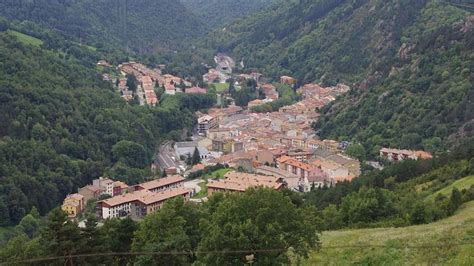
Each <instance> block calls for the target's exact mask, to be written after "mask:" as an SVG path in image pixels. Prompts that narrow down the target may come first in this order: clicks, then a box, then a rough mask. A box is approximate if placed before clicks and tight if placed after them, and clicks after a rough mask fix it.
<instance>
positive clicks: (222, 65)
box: [202, 54, 235, 84]
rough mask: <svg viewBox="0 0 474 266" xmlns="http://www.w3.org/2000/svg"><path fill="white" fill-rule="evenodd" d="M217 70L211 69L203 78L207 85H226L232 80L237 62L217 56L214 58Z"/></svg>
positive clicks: (227, 57)
mask: <svg viewBox="0 0 474 266" xmlns="http://www.w3.org/2000/svg"><path fill="white" fill-rule="evenodd" d="M214 62H215V63H216V67H215V68H210V69H209V70H208V72H207V73H206V74H204V75H203V76H202V79H203V81H204V82H205V83H209V84H210V83H225V82H226V81H227V80H228V79H229V78H231V74H232V70H233V68H234V67H235V61H234V60H233V59H232V58H231V57H229V56H227V55H225V54H217V55H216V56H214Z"/></svg>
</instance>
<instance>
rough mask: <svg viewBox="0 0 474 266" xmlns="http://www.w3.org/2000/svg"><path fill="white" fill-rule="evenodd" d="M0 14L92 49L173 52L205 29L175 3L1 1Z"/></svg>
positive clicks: (141, 0)
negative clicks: (170, 49)
mask: <svg viewBox="0 0 474 266" xmlns="http://www.w3.org/2000/svg"><path fill="white" fill-rule="evenodd" d="M0 15H1V16H4V17H6V18H8V19H16V20H30V21H33V22H36V23H39V24H41V25H43V26H46V27H48V28H52V29H56V30H58V31H60V32H62V33H63V34H65V35H67V36H68V37H70V38H75V39H76V40H78V41H79V40H80V41H85V42H87V43H89V44H94V45H95V44H98V43H99V44H102V45H105V44H108V43H109V42H113V43H114V44H115V45H117V46H120V47H127V46H129V47H131V48H135V49H137V50H144V49H149V48H151V47H165V48H166V47H175V46H177V45H179V44H180V43H181V42H182V41H186V40H189V39H190V38H192V37H196V36H199V35H200V34H201V33H202V32H203V30H204V24H203V23H202V22H201V21H200V20H199V19H197V18H196V16H194V15H193V14H192V13H190V12H188V11H187V10H186V8H185V7H184V6H183V5H182V4H181V3H180V2H179V1H174V0H134V1H130V0H116V1H114V0H78V1H60V0H37V1H16V0H5V1H1V2H0Z"/></svg>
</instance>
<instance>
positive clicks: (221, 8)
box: [180, 0, 279, 28]
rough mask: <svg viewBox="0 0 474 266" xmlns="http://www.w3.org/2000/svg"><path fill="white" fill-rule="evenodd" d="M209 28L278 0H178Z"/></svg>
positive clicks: (243, 15) (259, 9) (217, 26)
mask: <svg viewBox="0 0 474 266" xmlns="http://www.w3.org/2000/svg"><path fill="white" fill-rule="evenodd" d="M180 1H181V2H182V3H183V4H184V5H185V6H186V7H187V8H188V9H189V11H191V12H192V13H194V14H196V15H197V16H199V17H200V18H202V19H203V20H204V22H205V23H206V25H208V26H209V27H210V28H222V27H223V26H225V25H226V24H229V23H230V22H232V21H234V20H236V19H238V18H242V17H245V16H248V15H250V14H253V13H255V12H257V11H261V10H262V9H264V8H266V7H269V6H270V5H272V4H274V3H276V2H277V1H279V0H180Z"/></svg>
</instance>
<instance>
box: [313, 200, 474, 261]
mask: <svg viewBox="0 0 474 266" xmlns="http://www.w3.org/2000/svg"><path fill="white" fill-rule="evenodd" d="M321 240H322V244H323V246H322V249H321V251H319V252H314V253H313V254H311V255H310V258H309V260H308V261H307V262H306V264H307V265H348V264H363V265H407V264H408V265H414V264H423V265H424V264H427V265H433V264H435V265H474V244H470V245H456V244H457V243H474V201H470V202H467V203H466V204H464V205H462V206H461V207H460V209H459V210H458V211H457V212H456V214H455V215H453V216H451V217H449V218H446V219H444V220H440V221H438V222H434V223H431V224H425V225H415V226H408V227H401V228H375V229H359V230H346V231H342V230H341V231H328V232H323V234H322V238H321ZM366 245H375V246H379V245H380V246H383V247H368V248H365V247H360V248H331V247H334V246H366ZM436 245H443V247H430V246H436ZM409 246H423V247H424V248H408V247H409Z"/></svg>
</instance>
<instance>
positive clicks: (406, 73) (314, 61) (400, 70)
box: [205, 0, 474, 155]
mask: <svg viewBox="0 0 474 266" xmlns="http://www.w3.org/2000/svg"><path fill="white" fill-rule="evenodd" d="M473 31H474V29H473V27H472V10H471V11H469V10H467V9H462V8H459V7H456V6H452V5H447V4H444V3H439V2H438V1H415V2H413V1H368V0H353V1H329V0H319V1H309V0H300V1H294V2H288V3H286V4H281V5H279V6H275V7H273V8H272V9H271V10H270V11H266V12H262V13H259V14H257V15H255V16H252V17H251V18H248V19H246V20H242V21H238V22H236V23H234V24H233V25H231V26H229V27H227V28H226V30H225V31H215V32H214V33H213V34H211V35H210V36H209V37H208V38H207V39H206V41H205V46H206V47H212V48H214V49H215V50H216V51H220V52H227V53H229V54H231V55H233V56H234V57H236V58H237V59H240V58H243V60H244V62H245V64H246V65H247V66H248V67H250V68H259V69H262V70H264V72H265V73H266V74H267V75H269V76H272V77H274V78H277V77H278V76H279V75H281V74H289V75H293V76H295V77H296V78H298V80H299V83H300V84H302V83H306V82H313V81H316V82H320V83H322V84H323V85H334V84H336V83H337V82H344V83H347V84H349V85H350V86H351V87H352V90H351V92H350V93H349V94H348V95H345V96H343V97H341V99H339V100H337V101H335V102H334V103H333V104H332V105H331V106H329V107H327V108H325V109H324V110H322V111H323V113H324V114H323V116H322V118H321V120H320V121H319V122H318V123H317V124H315V129H316V130H318V131H319V132H318V133H319V135H320V136H321V137H322V138H334V139H340V140H353V141H356V142H360V143H361V144H363V145H364V146H365V148H366V149H367V151H368V152H369V154H370V155H375V154H377V151H378V149H379V148H380V147H381V146H392V147H398V148H413V149H425V150H429V151H440V150H443V149H445V148H446V147H447V145H445V143H447V142H449V141H450V140H451V139H457V138H459V137H465V136H468V135H472V132H473V129H474V127H473V125H472V119H473V118H474V117H473V115H474V110H473V106H474V104H472V101H473V97H474V88H473V84H474V82H473V79H474V77H473V71H472V68H473V62H474V58H473V55H474V53H473V47H474V38H473V36H474V34H473Z"/></svg>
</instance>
